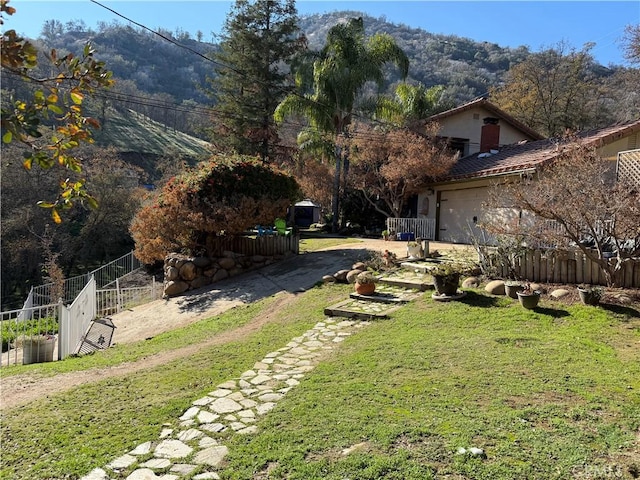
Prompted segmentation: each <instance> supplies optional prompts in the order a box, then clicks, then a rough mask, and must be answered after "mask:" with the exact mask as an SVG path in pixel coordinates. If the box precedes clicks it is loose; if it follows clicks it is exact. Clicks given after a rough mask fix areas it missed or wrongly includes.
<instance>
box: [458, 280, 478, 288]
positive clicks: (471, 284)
mask: <svg viewBox="0 0 640 480" xmlns="http://www.w3.org/2000/svg"><path fill="white" fill-rule="evenodd" d="M479 286H480V279H479V278H478V277H469V278H465V279H464V281H463V282H462V288H478V287H479Z"/></svg>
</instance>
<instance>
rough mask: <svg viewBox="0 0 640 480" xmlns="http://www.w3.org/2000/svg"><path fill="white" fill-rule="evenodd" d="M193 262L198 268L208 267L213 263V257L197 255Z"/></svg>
mask: <svg viewBox="0 0 640 480" xmlns="http://www.w3.org/2000/svg"><path fill="white" fill-rule="evenodd" d="M193 263H194V265H195V266H196V267H198V268H206V267H208V266H209V265H211V259H210V258H209V257H196V258H194V259H193Z"/></svg>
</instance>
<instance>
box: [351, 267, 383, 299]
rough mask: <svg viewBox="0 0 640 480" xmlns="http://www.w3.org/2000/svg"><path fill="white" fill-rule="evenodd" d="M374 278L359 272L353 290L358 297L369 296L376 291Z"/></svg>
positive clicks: (370, 274) (375, 279) (371, 275)
mask: <svg viewBox="0 0 640 480" xmlns="http://www.w3.org/2000/svg"><path fill="white" fill-rule="evenodd" d="M377 281H378V279H377V278H376V276H375V275H374V274H373V273H371V272H369V271H366V272H361V273H359V274H358V275H356V282H355V290H356V293H357V294H359V295H371V294H372V293H373V292H375V291H376V282H377Z"/></svg>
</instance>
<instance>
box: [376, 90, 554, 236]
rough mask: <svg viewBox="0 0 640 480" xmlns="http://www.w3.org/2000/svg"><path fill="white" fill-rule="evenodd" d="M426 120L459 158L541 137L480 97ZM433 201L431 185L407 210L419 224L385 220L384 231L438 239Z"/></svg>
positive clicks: (434, 203) (435, 198)
mask: <svg viewBox="0 0 640 480" xmlns="http://www.w3.org/2000/svg"><path fill="white" fill-rule="evenodd" d="M429 120H430V121H433V122H437V123H438V125H439V132H438V136H439V137H440V138H443V139H445V140H446V141H447V143H448V144H449V146H450V147H451V148H453V149H454V150H457V151H458V152H460V157H462V159H466V158H468V157H470V156H472V155H474V154H477V153H481V152H489V151H491V150H499V149H501V148H503V147H505V146H506V145H512V144H516V143H518V142H524V141H526V142H529V141H536V140H542V139H543V138H544V137H543V136H542V135H540V134H539V133H537V132H536V131H534V130H532V129H531V128H529V127H527V126H526V125H525V124H523V123H522V122H520V121H518V120H516V119H515V118H514V117H512V116H511V115H509V114H508V113H506V112H504V111H503V110H501V109H500V108H498V107H497V106H495V105H493V104H492V103H491V102H489V101H488V100H486V99H484V98H480V99H477V100H474V101H472V102H469V103H466V104H464V105H461V106H459V107H456V108H453V109H451V110H447V111H446V112H442V113H439V114H437V115H433V116H431V117H430V118H429ZM461 161H462V160H461ZM414 201H415V200H414ZM436 202H437V196H436V195H435V186H434V188H430V189H429V190H427V192H425V193H424V194H422V195H420V196H419V197H418V199H417V202H416V203H412V205H411V208H410V209H411V211H412V212H413V214H416V213H417V218H418V219H422V220H421V221H418V220H416V219H415V218H414V219H394V218H390V219H388V220H387V230H389V231H394V232H398V233H399V232H412V233H414V234H415V235H416V236H418V237H422V238H428V239H431V240H434V239H438V238H439V232H438V231H437V230H436V221H435V219H436V218H437V215H436V209H437V208H438V205H437V203H436ZM438 213H439V212H438ZM410 215H411V214H410ZM445 237H446V235H445Z"/></svg>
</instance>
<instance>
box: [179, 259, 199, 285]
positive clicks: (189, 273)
mask: <svg viewBox="0 0 640 480" xmlns="http://www.w3.org/2000/svg"><path fill="white" fill-rule="evenodd" d="M196 275H197V269H196V265H195V264H194V263H193V262H185V263H184V265H182V266H181V267H180V278H182V279H183V280H186V281H187V282H190V281H191V280H193V279H194V278H196Z"/></svg>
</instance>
